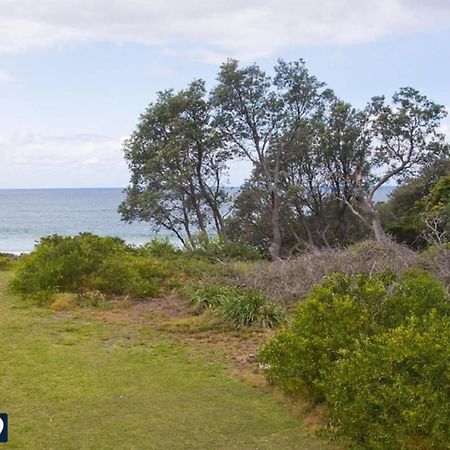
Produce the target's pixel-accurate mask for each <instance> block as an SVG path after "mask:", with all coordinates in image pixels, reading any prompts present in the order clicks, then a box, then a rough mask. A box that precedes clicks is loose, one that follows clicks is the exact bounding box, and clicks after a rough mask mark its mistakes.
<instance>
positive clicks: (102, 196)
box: [0, 186, 393, 254]
mask: <svg viewBox="0 0 450 450" xmlns="http://www.w3.org/2000/svg"><path fill="white" fill-rule="evenodd" d="M226 190H227V191H228V193H229V194H231V195H234V194H236V192H237V191H238V188H232V187H230V188H226ZM392 190H393V187H391V186H386V187H383V188H382V189H381V190H380V192H379V193H378V196H377V200H378V201H382V200H386V198H387V195H388V194H389V192H391V191H392ZM123 199H124V194H123V189H121V188H110V189H98V188H92V189H0V252H8V253H16V254H18V253H23V252H30V251H31V250H33V248H34V246H35V245H36V242H37V241H38V240H39V239H40V238H41V237H42V236H47V235H51V234H61V235H75V234H78V233H80V232H85V231H86V232H91V233H95V234H98V235H100V236H117V237H120V238H122V239H124V240H125V241H126V242H128V243H130V244H136V245H140V244H143V243H145V242H147V241H149V240H150V239H152V238H154V237H156V236H161V237H164V236H168V237H169V238H170V239H173V240H174V242H176V239H175V237H174V236H173V235H171V234H170V232H168V231H165V230H161V231H159V232H158V233H155V231H154V230H153V229H152V226H151V224H149V223H139V222H136V223H131V224H129V223H125V222H122V221H121V220H120V214H119V213H118V212H117V208H118V206H119V204H120V203H121V202H122V200H123Z"/></svg>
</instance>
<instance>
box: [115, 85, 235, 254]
mask: <svg viewBox="0 0 450 450" xmlns="http://www.w3.org/2000/svg"><path fill="white" fill-rule="evenodd" d="M124 152H125V158H126V160H127V161H128V165H129V168H130V171H131V182H130V186H129V187H128V188H127V190H126V200H125V201H124V202H123V203H122V204H121V206H120V208H119V211H120V213H121V214H122V218H123V220H126V221H133V220H143V221H150V222H152V224H153V226H154V227H155V229H159V228H166V229H167V230H170V231H171V232H173V233H174V234H175V235H176V236H177V237H178V238H179V239H180V241H181V242H182V243H183V244H184V245H186V246H189V245H190V246H193V245H195V239H194V233H195V231H197V230H198V231H200V233H202V234H203V235H205V236H207V235H208V231H209V230H211V229H213V230H214V232H215V233H216V234H218V235H223V233H224V219H223V207H224V205H225V203H226V201H227V196H226V194H225V192H224V191H223V188H222V186H223V179H224V176H225V174H226V161H227V160H228V158H229V152H228V151H226V150H225V149H224V148H223V146H222V142H221V137H220V135H219V133H218V132H217V131H216V129H215V128H214V127H213V126H212V119H211V106H210V103H209V102H208V101H207V100H206V90H205V85H204V82H203V81H202V80H197V81H194V82H192V83H191V84H190V85H189V86H188V88H187V89H185V90H182V91H180V92H179V93H174V92H173V91H172V90H168V91H164V92H160V93H159V94H158V98H157V101H156V102H155V103H154V104H150V106H149V107H148V108H147V110H146V111H145V113H144V114H143V115H142V116H141V119H140V121H139V123H138V126H137V128H136V130H135V131H134V132H133V133H132V135H131V137H130V138H129V139H128V140H126V141H125V144H124Z"/></svg>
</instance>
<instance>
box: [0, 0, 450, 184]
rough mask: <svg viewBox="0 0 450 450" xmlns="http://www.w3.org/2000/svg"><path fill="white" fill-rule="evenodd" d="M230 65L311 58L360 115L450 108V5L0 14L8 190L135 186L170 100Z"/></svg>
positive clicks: (381, 2)
mask: <svg viewBox="0 0 450 450" xmlns="http://www.w3.org/2000/svg"><path fill="white" fill-rule="evenodd" d="M228 57H232V58H237V59H239V60H240V61H241V63H242V64H250V63H253V62H256V63H258V64H260V65H261V66H262V67H263V68H264V69H265V70H267V71H268V72H269V73H270V72H271V70H272V67H273V66H274V64H275V63H276V60H277V59H278V58H280V57H281V58H284V59H285V60H288V61H292V60H296V59H299V58H303V59H304V60H305V61H306V64H307V67H308V68H309V70H310V71H311V73H312V74H314V75H315V76H316V77H317V78H319V79H320V80H321V81H324V82H326V83H327V84H328V86H329V87H330V88H332V89H333V90H334V91H335V92H336V94H337V95H339V96H340V97H341V98H343V99H344V100H346V101H348V102H351V103H353V104H354V105H355V106H358V107H362V106H364V105H365V104H366V102H367V101H369V99H370V98H371V97H373V96H375V95H386V96H388V97H390V96H391V95H392V94H393V93H394V92H395V91H396V90H397V89H398V88H399V87H402V86H413V87H415V88H417V89H419V90H420V91H421V92H422V93H424V94H425V95H427V96H428V97H429V98H431V99H432V100H434V101H436V102H437V103H440V104H443V105H445V106H446V107H450V0H377V1H373V0H284V1H281V0H258V1H257V0H246V1H245V2H244V1H242V0H184V1H180V0H171V1H170V2H169V1H168V0H165V1H162V0H120V1H119V0H39V1H36V0H0V188H60V187H123V186H126V185H127V183H128V180H129V173H128V169H127V166H126V164H125V162H124V159H123V155H122V150H121V142H122V141H123V139H124V138H126V137H127V136H128V135H129V134H130V133H131V132H132V131H133V129H134V127H135V125H136V123H137V121H138V119H139V115H140V114H141V113H142V112H143V111H144V109H145V108H146V107H147V105H148V104H149V103H150V102H152V101H153V100H154V99H155V96H156V93H157V91H159V90H164V89H169V88H174V89H182V88H184V87H185V86H186V85H187V84H188V83H189V82H190V81H192V80H193V79H197V78H203V79H205V80H206V82H207V84H208V86H209V87H211V86H213V85H214V81H215V77H216V74H217V71H218V67H219V65H220V63H221V62H224V61H225V60H226V59H227V58H228ZM443 131H444V132H446V133H448V135H449V136H450V120H449V119H446V121H445V122H444V123H443ZM248 173H249V165H248V163H246V162H244V161H234V162H233V163H232V167H231V170H230V177H229V180H228V183H229V184H230V185H239V184H240V183H241V182H242V180H243V179H244V178H245V177H246V176H247V175H248Z"/></svg>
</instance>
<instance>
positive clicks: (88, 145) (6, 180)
mask: <svg viewBox="0 0 450 450" xmlns="http://www.w3.org/2000/svg"><path fill="white" fill-rule="evenodd" d="M0 180H1V181H0V184H1V186H0V187H9V186H23V187H56V186H57V187H71V186H116V185H117V183H119V184H122V185H125V184H126V182H127V180H128V170H127V166H126V164H125V161H124V158H123V154H122V151H121V140H120V139H119V140H117V139H112V138H109V137H106V136H97V135H75V136H44V135H39V134H35V133H32V132H19V133H16V134H15V135H14V136H12V137H11V138H5V137H1V136H0ZM30 183H31V184H30Z"/></svg>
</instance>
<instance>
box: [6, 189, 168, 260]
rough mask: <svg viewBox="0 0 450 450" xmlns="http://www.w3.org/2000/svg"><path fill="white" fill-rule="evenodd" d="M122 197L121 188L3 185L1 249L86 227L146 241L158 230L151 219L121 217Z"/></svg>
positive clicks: (29, 246)
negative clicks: (133, 220) (131, 220)
mask: <svg viewBox="0 0 450 450" xmlns="http://www.w3.org/2000/svg"><path fill="white" fill-rule="evenodd" d="M123 198H124V194H123V192H122V189H120V188H117V189H116V188H112V189H1V190H0V252H8V253H23V252H29V251H31V250H33V247H34V246H35V244H36V241H38V240H39V239H40V238H41V237H42V236H47V235H50V234H55V233H56V234H62V235H74V234H78V233H80V232H83V231H89V232H91V233H95V234H98V235H101V236H106V235H110V236H118V237H121V238H122V239H124V240H125V241H127V242H129V243H132V244H137V245H138V244H143V243H145V242H147V241H148V240H149V239H151V238H152V237H154V236H155V234H154V232H152V229H151V226H150V224H148V223H132V224H127V223H125V222H122V221H121V220H120V215H119V213H118V212H117V207H118V206H119V204H120V203H121V201H122V200H123ZM163 235H167V233H166V234H165V233H164V232H163V231H162V232H161V233H160V236H163Z"/></svg>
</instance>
